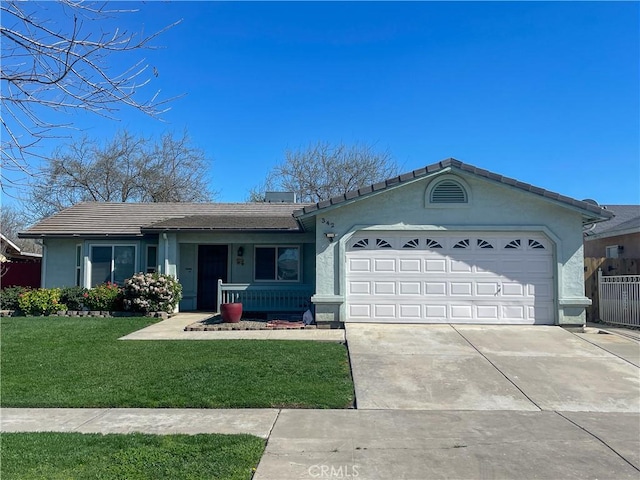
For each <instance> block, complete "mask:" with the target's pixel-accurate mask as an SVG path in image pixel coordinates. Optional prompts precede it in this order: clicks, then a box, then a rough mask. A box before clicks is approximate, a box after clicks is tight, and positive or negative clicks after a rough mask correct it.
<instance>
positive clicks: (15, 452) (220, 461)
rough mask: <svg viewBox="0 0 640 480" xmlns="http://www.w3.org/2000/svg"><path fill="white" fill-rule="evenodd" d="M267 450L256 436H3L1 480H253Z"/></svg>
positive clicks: (11, 434) (52, 434) (17, 434)
mask: <svg viewBox="0 0 640 480" xmlns="http://www.w3.org/2000/svg"><path fill="white" fill-rule="evenodd" d="M264 445H265V442H264V440H262V439H260V438H258V437H253V436H251V435H143V434H138V433H136V434H129V435H99V434H81V433H3V434H2V455H1V460H2V464H1V467H0V476H1V477H2V479H3V480H5V479H7V480H8V479H21V480H22V479H24V480H30V479H47V480H56V479H60V480H71V479H88V478H91V479H95V480H106V479H124V478H126V479H128V480H138V479H139V480H142V479H149V480H156V479H176V480H178V479H205V478H206V479H210V478H215V479H220V480H222V479H224V480H249V479H250V478H251V476H252V470H253V469H254V468H255V467H256V466H257V465H258V462H259V461H260V457H261V455H262V452H263V450H264Z"/></svg>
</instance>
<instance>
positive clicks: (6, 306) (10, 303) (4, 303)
mask: <svg viewBox="0 0 640 480" xmlns="http://www.w3.org/2000/svg"><path fill="white" fill-rule="evenodd" d="M29 290H31V288H30V287H18V286H13V287H6V288H3V289H2V293H1V294H0V310H18V308H20V305H19V304H18V300H19V299H20V294H22V293H25V292H28V291H29Z"/></svg>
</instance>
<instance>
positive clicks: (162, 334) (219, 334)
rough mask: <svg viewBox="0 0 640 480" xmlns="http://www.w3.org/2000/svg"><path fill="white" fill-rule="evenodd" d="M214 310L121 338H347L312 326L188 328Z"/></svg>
mask: <svg viewBox="0 0 640 480" xmlns="http://www.w3.org/2000/svg"><path fill="white" fill-rule="evenodd" d="M213 315H214V313H206V312H196V313H193V312H186V313H178V314H177V315H175V316H173V317H171V318H169V319H167V320H162V321H161V322H158V323H154V324H153V325H149V326H148V327H146V328H143V329H141V330H138V331H137V332H133V333H130V334H129V335H125V336H124V337H122V338H120V340H315V341H325V342H344V341H345V334H344V330H338V329H335V330H330V329H320V328H311V329H304V330H298V329H296V330H228V331H222V330H221V331H205V332H198V331H189V332H187V331H185V330H184V328H185V327H186V326H187V325H191V324H192V323H195V322H199V321H201V320H206V319H207V318H211V317H212V316H213Z"/></svg>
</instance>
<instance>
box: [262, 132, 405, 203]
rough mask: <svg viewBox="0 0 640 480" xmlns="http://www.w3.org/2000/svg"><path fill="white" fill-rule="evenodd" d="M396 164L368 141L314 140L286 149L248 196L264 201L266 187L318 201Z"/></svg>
mask: <svg viewBox="0 0 640 480" xmlns="http://www.w3.org/2000/svg"><path fill="white" fill-rule="evenodd" d="M397 173H398V166H397V164H396V162H395V161H394V160H393V158H392V156H391V154H390V153H389V152H388V151H376V150H375V149H374V147H373V146H371V145H363V144H356V145H346V144H344V143H338V144H335V145H332V144H330V143H329V142H317V143H315V144H311V145H309V146H308V147H307V148H305V149H298V150H287V151H286V152H285V160H284V161H283V162H282V163H280V164H278V165H276V166H275V167H273V169H271V171H270V172H269V173H268V174H267V177H266V179H265V182H264V183H263V184H261V185H259V186H256V187H254V188H253V189H252V190H251V191H250V192H249V200H250V201H254V202H261V201H264V195H265V192H266V191H270V190H279V191H289V192H295V193H296V197H297V199H298V201H300V202H319V201H322V200H326V199H328V198H331V197H334V196H336V195H341V194H344V193H346V192H348V191H350V190H356V189H358V188H361V187H364V186H366V185H371V184H373V183H376V182H379V181H381V180H385V179H387V178H390V177H392V176H394V175H397Z"/></svg>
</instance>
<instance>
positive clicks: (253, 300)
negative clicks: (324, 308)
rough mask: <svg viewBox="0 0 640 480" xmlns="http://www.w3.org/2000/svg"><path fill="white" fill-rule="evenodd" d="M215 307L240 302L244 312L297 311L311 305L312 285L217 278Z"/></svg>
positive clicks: (218, 308)
mask: <svg viewBox="0 0 640 480" xmlns="http://www.w3.org/2000/svg"><path fill="white" fill-rule="evenodd" d="M217 290H218V298H217V309H216V311H218V312H219V311H220V305H221V304H223V303H238V302H239V303H242V309H243V311H245V312H299V313H300V314H302V313H303V312H304V311H305V310H306V309H307V308H309V306H310V305H311V296H312V295H313V294H314V288H313V285H310V284H289V285H256V284H252V283H224V282H223V281H222V280H218V289H217Z"/></svg>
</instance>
